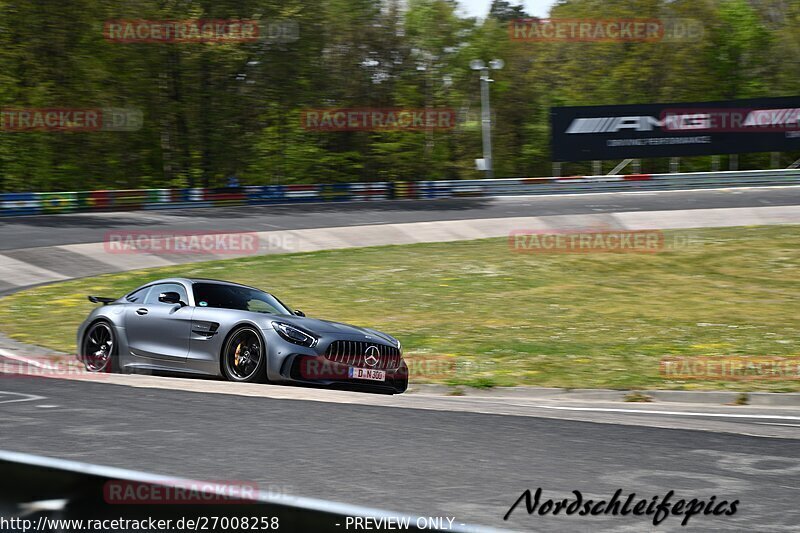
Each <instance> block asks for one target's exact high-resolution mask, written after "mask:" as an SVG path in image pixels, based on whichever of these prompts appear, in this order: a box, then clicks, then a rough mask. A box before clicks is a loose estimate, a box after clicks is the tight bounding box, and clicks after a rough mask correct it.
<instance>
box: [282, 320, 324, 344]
mask: <svg viewBox="0 0 800 533" xmlns="http://www.w3.org/2000/svg"><path fill="white" fill-rule="evenodd" d="M272 327H273V328H275V331H277V332H278V335H280V336H281V337H283V338H284V339H285V340H287V341H289V342H291V343H293V344H299V345H300V346H309V347H310V346H314V345H315V344H316V343H317V338H316V337H314V336H313V335H311V334H310V333H306V332H305V331H303V330H302V329H299V328H296V327H294V326H291V325H289V324H284V323H283V322H273V323H272Z"/></svg>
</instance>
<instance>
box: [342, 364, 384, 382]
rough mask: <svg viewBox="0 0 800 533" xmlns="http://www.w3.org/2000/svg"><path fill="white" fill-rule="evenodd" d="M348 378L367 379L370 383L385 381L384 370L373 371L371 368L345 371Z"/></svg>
mask: <svg viewBox="0 0 800 533" xmlns="http://www.w3.org/2000/svg"><path fill="white" fill-rule="evenodd" d="M347 375H348V377H351V378H353V379H368V380H370V381H386V371H385V370H373V369H371V368H354V367H352V366H351V367H350V368H348V369H347Z"/></svg>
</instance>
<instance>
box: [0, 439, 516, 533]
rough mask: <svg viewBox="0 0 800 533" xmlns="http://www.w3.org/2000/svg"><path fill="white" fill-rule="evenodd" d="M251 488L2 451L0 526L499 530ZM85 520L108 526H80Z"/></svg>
mask: <svg viewBox="0 0 800 533" xmlns="http://www.w3.org/2000/svg"><path fill="white" fill-rule="evenodd" d="M251 488H252V487H251V486H250V485H248V484H239V485H226V484H223V483H220V482H217V481H213V482H202V481H192V480H186V479H178V478H171V477H166V476H158V475H154V474H147V473H144V472H136V471H133V470H123V469H120V468H111V467H105V466H98V465H91V464H87V463H78V462H74V461H65V460H62V459H51V458H48V457H40V456H35V455H28V454H22V453H16V452H8V451H0V531H3V532H4V533H6V532H7V533H23V532H30V531H79V530H90V529H93V530H95V531H118V530H122V531H129V530H150V531H155V529H160V530H163V531H253V530H258V531H265V530H277V531H321V532H327V531H330V532H337V533H338V532H341V531H346V530H348V529H364V528H357V527H353V525H354V522H355V518H356V517H359V518H369V522H370V525H371V526H372V527H370V528H367V529H373V530H374V529H378V530H383V529H385V528H382V527H379V525H380V524H385V523H387V522H386V520H390V521H391V522H390V523H394V524H395V525H396V524H397V523H398V520H402V523H403V524H406V527H403V528H402V529H404V530H407V531H421V530H428V531H455V532H465V533H466V532H476V533H482V532H487V533H488V532H492V531H501V530H498V529H492V528H486V527H481V526H470V525H466V524H463V523H461V522H460V521H459V522H456V521H455V520H454V521H453V522H454V523H452V525H451V524H450V523H449V522H448V521H446V520H442V521H440V522H436V521H435V520H434V519H435V518H438V517H423V516H411V515H405V514H401V513H391V512H389V511H383V510H378V509H370V508H366V507H359V506H355V505H347V504H342V503H336V502H330V501H327V500H320V499H313V498H304V497H296V496H292V495H288V494H271V493H268V492H266V491H261V490H254V491H252V492H251V491H250V490H249V489H251ZM244 494H247V496H246V498H245V497H244V496H243V495H244ZM262 517H263V518H262ZM348 518H349V522H348ZM382 519H384V521H383V522H382V521H381V520H382ZM90 520H91V521H92V523H93V524H106V525H103V526H102V527H86V526H87V523H88V521H90ZM123 520H126V521H127V522H122V521H123ZM166 520H170V521H171V522H170V525H169V526H168V527H161V526H158V525H149V526H147V527H141V526H139V527H137V526H135V525H133V524H132V521H136V522H137V523H140V524H148V523H149V524H158V523H159V521H166ZM179 520H182V522H179ZM114 521H116V522H114ZM190 521H191V522H190ZM163 523H165V522H162V524H163ZM65 524H69V525H65ZM348 524H349V525H350V527H347V525H348ZM395 529H398V528H395Z"/></svg>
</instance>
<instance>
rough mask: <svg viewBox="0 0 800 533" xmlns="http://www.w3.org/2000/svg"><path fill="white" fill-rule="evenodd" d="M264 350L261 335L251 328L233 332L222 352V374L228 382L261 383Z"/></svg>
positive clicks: (247, 327) (264, 360) (265, 355)
mask: <svg viewBox="0 0 800 533" xmlns="http://www.w3.org/2000/svg"><path fill="white" fill-rule="evenodd" d="M266 358H267V354H266V350H265V349H264V341H263V340H261V335H260V334H259V333H258V332H257V331H256V330H255V329H254V328H252V327H250V326H244V327H241V328H239V329H237V330H236V331H234V332H233V333H232V334H231V336H230V337H229V338H228V340H227V342H225V347H224V349H223V351H222V372H223V374H224V375H225V377H226V378H227V379H228V380H229V381H238V382H242V383H252V382H259V381H263V378H264V373H265V372H264V368H265V365H266Z"/></svg>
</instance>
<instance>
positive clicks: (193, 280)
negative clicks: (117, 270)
mask: <svg viewBox="0 0 800 533" xmlns="http://www.w3.org/2000/svg"><path fill="white" fill-rule="evenodd" d="M175 282H178V283H188V284H190V285H192V284H195V283H211V284H215V285H230V286H233V287H243V288H245V289H253V290H257V291H262V290H261V289H259V288H256V287H251V286H249V285H242V284H241V283H234V282H232V281H224V280H221V279H209V278H164V279H157V280H153V281H151V282H149V283H145V284H144V285H142V287H147V286H150V285H156V284H159V283H175ZM262 292H263V291H262Z"/></svg>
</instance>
